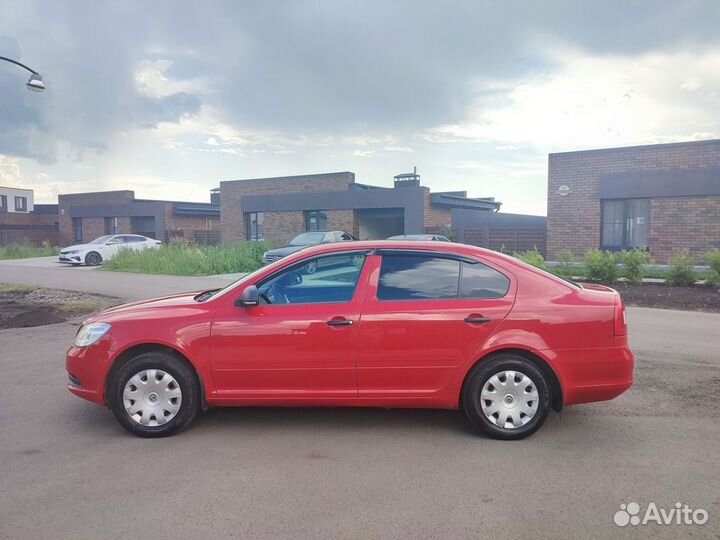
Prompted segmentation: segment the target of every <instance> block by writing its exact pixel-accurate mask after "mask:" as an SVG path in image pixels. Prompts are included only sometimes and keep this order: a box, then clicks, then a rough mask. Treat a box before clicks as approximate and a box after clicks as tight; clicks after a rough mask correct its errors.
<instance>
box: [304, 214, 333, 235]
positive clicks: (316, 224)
mask: <svg viewBox="0 0 720 540" xmlns="http://www.w3.org/2000/svg"><path fill="white" fill-rule="evenodd" d="M327 221H328V218H327V213H326V212H323V211H322V210H310V211H309V212H307V213H306V214H305V230H306V231H327Z"/></svg>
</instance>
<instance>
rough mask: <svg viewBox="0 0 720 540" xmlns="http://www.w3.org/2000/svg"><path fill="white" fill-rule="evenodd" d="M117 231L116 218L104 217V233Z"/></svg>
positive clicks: (115, 232)
mask: <svg viewBox="0 0 720 540" xmlns="http://www.w3.org/2000/svg"><path fill="white" fill-rule="evenodd" d="M117 233H118V218H116V217H106V218H105V234H117Z"/></svg>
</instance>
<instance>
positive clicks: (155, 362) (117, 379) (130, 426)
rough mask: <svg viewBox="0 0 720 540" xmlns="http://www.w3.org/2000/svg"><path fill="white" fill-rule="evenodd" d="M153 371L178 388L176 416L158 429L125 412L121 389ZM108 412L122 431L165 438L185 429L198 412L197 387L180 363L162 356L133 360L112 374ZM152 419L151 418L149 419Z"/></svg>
mask: <svg viewBox="0 0 720 540" xmlns="http://www.w3.org/2000/svg"><path fill="white" fill-rule="evenodd" d="M148 369H155V370H158V371H161V372H165V373H167V374H169V375H170V376H171V377H172V378H173V379H175V381H176V382H177V385H178V386H179V388H180V392H181V401H180V408H179V410H178V412H177V414H176V415H175V416H174V417H173V418H172V419H171V420H169V421H167V422H166V423H164V424H162V425H143V424H141V423H140V422H139V421H136V420H134V419H133V418H131V416H130V414H129V413H128V412H127V411H126V410H125V403H124V399H123V392H124V389H125V385H126V384H127V383H128V381H129V380H130V379H131V378H132V377H133V376H134V375H136V374H138V373H140V372H143V371H144V370H148ZM109 405H110V408H111V410H112V412H113V414H114V415H115V418H116V419H117V421H118V422H119V423H120V425H121V426H122V427H124V428H125V429H126V430H128V431H129V432H130V433H132V434H133V435H137V436H139V437H148V438H155V437H168V436H170V435H174V434H175V433H177V432H178V431H180V430H181V429H183V428H185V427H186V426H187V425H188V424H189V423H190V422H192V420H193V419H194V418H195V415H196V414H197V412H198V410H199V409H200V384H199V381H198V378H197V376H196V374H195V372H194V370H193V369H192V368H191V367H190V366H188V365H187V363H185V362H184V361H183V360H180V359H178V358H176V357H174V356H173V355H171V354H167V353H163V352H149V353H144V354H141V355H139V356H136V357H135V358H133V359H132V360H130V361H129V362H127V363H126V364H125V365H123V366H122V367H121V368H120V369H118V371H117V372H116V373H115V375H114V377H113V380H112V382H111V384H110V399H109ZM150 418H152V416H150Z"/></svg>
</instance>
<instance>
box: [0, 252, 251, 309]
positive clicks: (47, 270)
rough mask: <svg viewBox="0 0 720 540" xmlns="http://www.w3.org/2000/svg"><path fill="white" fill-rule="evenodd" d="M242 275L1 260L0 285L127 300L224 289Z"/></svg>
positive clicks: (40, 259) (54, 260) (50, 260)
mask: <svg viewBox="0 0 720 540" xmlns="http://www.w3.org/2000/svg"><path fill="white" fill-rule="evenodd" d="M240 275H242V274H237V275H232V274H227V275H222V276H197V277H188V276H166V275H149V274H133V273H130V272H107V271H104V270H102V269H100V268H99V267H92V266H72V265H67V264H62V263H58V262H57V257H37V258H34V259H15V260H9V261H0V283H21V284H27V285H41V286H43V287H50V288H56V289H67V290H71V291H84V292H94V293H100V294H107V295H110V296H117V297H120V298H125V299H127V300H141V299H144V298H152V297H154V296H164V295H167V294H173V293H176V292H187V291H197V290H202V289H211V288H217V287H223V286H225V285H226V284H228V283H230V282H231V281H233V280H234V279H237V277H238V276H240Z"/></svg>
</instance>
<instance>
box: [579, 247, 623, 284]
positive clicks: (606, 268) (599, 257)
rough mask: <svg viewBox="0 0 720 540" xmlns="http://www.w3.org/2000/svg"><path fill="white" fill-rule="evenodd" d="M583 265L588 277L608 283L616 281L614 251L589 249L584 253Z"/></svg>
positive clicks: (616, 272)
mask: <svg viewBox="0 0 720 540" xmlns="http://www.w3.org/2000/svg"><path fill="white" fill-rule="evenodd" d="M585 267H586V268H587V273H588V278H589V279H591V280H593V281H600V282H601V283H608V284H612V283H615V282H616V281H617V277H618V271H617V257H616V256H615V254H614V253H611V252H609V251H600V250H599V249H591V250H589V251H588V252H586V253H585Z"/></svg>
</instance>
